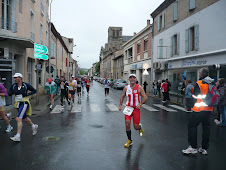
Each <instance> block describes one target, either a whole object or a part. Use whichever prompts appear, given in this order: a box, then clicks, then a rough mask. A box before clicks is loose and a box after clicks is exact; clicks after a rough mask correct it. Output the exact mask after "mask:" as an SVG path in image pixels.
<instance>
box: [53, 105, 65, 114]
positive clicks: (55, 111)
mask: <svg viewBox="0 0 226 170" xmlns="http://www.w3.org/2000/svg"><path fill="white" fill-rule="evenodd" d="M63 109H64V108H63V107H62V106H61V105H56V107H55V108H54V109H53V110H52V111H51V112H50V114H55V113H61V112H62V111H63Z"/></svg>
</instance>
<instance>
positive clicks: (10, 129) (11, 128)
mask: <svg viewBox="0 0 226 170" xmlns="http://www.w3.org/2000/svg"><path fill="white" fill-rule="evenodd" d="M12 130H13V127H12V126H11V125H9V126H7V129H6V130H5V131H6V132H8V133H9V132H11V131H12Z"/></svg>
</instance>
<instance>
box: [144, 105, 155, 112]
mask: <svg viewBox="0 0 226 170" xmlns="http://www.w3.org/2000/svg"><path fill="white" fill-rule="evenodd" d="M142 107H143V108H145V109H147V110H149V111H151V112H158V111H159V110H157V109H154V108H153V107H150V106H148V105H146V104H143V105H142Z"/></svg>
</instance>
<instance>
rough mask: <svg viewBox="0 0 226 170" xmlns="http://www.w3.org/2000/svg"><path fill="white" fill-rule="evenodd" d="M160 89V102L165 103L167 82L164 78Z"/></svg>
mask: <svg viewBox="0 0 226 170" xmlns="http://www.w3.org/2000/svg"><path fill="white" fill-rule="evenodd" d="M161 90H162V95H163V100H162V102H163V103H165V102H166V100H167V91H168V89H167V83H166V81H165V80H162V86H161Z"/></svg>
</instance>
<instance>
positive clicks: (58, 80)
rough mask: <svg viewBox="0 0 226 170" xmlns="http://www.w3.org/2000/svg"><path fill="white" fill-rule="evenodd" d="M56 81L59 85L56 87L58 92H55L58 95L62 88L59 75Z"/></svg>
mask: <svg viewBox="0 0 226 170" xmlns="http://www.w3.org/2000/svg"><path fill="white" fill-rule="evenodd" d="M54 82H55V83H56V85H57V88H56V92H55V94H56V95H58V94H59V90H60V78H59V76H58V75H57V76H56V79H55V81H54Z"/></svg>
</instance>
